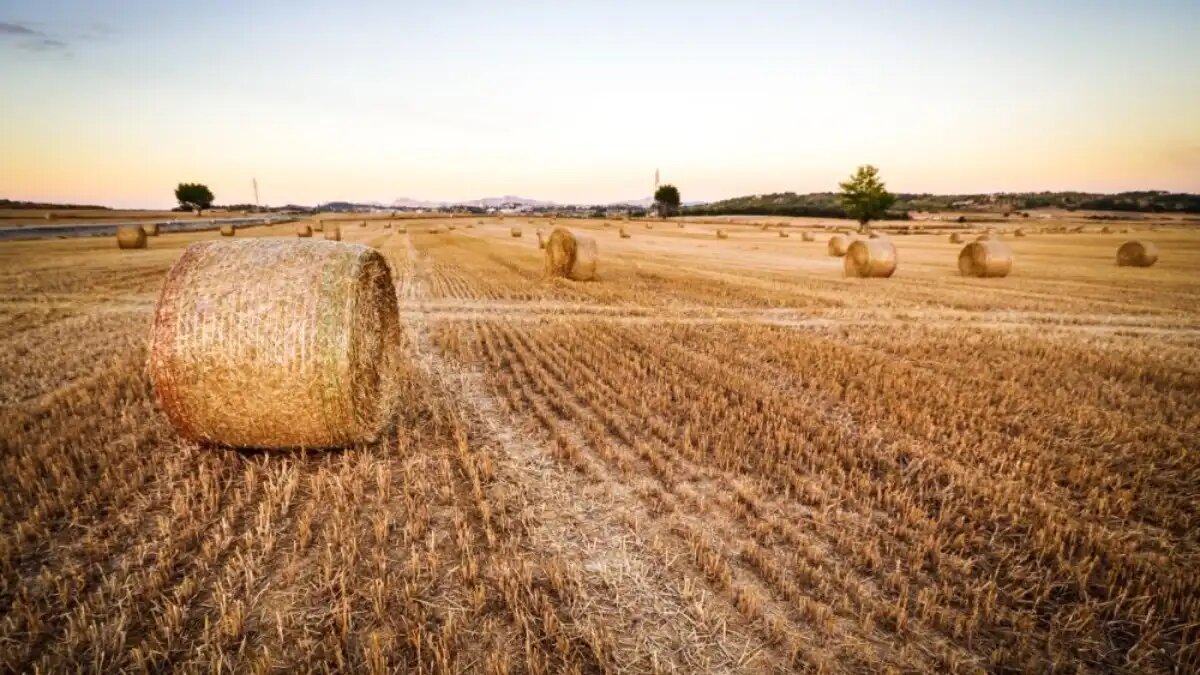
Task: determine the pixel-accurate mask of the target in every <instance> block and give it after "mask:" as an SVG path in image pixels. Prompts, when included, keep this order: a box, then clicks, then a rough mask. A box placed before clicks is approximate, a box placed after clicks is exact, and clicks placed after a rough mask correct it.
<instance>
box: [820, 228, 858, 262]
mask: <svg viewBox="0 0 1200 675" xmlns="http://www.w3.org/2000/svg"><path fill="white" fill-rule="evenodd" d="M852 241H853V239H852V238H850V237H849V236H847V235H844V234H835V235H833V236H832V237H830V238H829V243H828V244H827V245H826V249H827V250H828V251H829V255H831V256H835V257H838V258H840V257H842V256H844V255H846V251H847V250H848V249H849V248H850V242H852Z"/></svg>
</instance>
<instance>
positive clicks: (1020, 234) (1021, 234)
mask: <svg viewBox="0 0 1200 675" xmlns="http://www.w3.org/2000/svg"><path fill="white" fill-rule="evenodd" d="M1013 236H1014V237H1024V236H1025V229H1024V228H1021V227H1018V228H1017V229H1016V230H1014V231H1013Z"/></svg>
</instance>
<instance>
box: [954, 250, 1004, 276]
mask: <svg viewBox="0 0 1200 675" xmlns="http://www.w3.org/2000/svg"><path fill="white" fill-rule="evenodd" d="M1012 264H1013V254H1012V249H1011V248H1009V247H1008V244H1006V243H1004V242H1002V241H973V242H971V243H969V244H967V245H966V246H964V247H963V249H962V251H960V252H959V254H958V272H959V274H961V275H963V276H964V277H985V278H991V277H1006V276H1008V273H1009V272H1011V271H1012Z"/></svg>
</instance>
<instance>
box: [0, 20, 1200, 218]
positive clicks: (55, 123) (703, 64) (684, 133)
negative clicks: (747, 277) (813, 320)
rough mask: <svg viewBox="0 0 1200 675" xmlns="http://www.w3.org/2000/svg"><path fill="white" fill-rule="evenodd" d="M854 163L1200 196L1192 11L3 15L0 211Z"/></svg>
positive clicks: (945, 179) (739, 179)
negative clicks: (207, 193) (21, 206)
mask: <svg viewBox="0 0 1200 675" xmlns="http://www.w3.org/2000/svg"><path fill="white" fill-rule="evenodd" d="M347 7H349V8H347ZM335 8H336V9H335ZM864 163H873V164H875V165H877V166H879V167H880V169H881V172H882V174H883V177H884V179H885V180H886V181H887V183H888V186H889V187H890V188H891V189H893V190H895V191H903V192H942V193H945V192H976V191H981V192H992V191H1024V190H1060V189H1079V190H1088V191H1118V190H1128V189H1167V190H1178V191H1190V192H1200V2H1197V1H1196V0H1186V1H1180V2H1166V1H1160V2H1145V3H1135V2H1121V3H1118V2H1105V1H1103V0H1100V1H1096V2H1082V1H1080V2H1074V1H1072V2H1022V1H1011V2H982V1H981V2H919V3H918V2H910V3H897V2H869V3H860V2H841V3H836V4H835V3H829V2H819V3H818V2H806V1H797V0H791V1H788V2H755V1H750V0H746V1H741V2H721V3H716V2H703V1H699V2H651V1H646V2H628V3H625V2H618V1H604V2H562V3H550V2H522V3H513V2H509V3H505V2H453V1H446V2H429V3H398V2H345V3H329V2H295V1H290V0H289V1H286V2H285V1H283V0H278V1H261V2H250V1H245V0H242V1H238V2H223V1H219V2H207V3H194V2H193V3H175V2H164V1H162V0H158V1H153V2H152V1H122V2H99V1H91V2H85V1H59V0H39V1H33V0H25V1H21V2H18V1H14V0H0V197H6V198H10V199H24V200H37V201H52V202H77V203H96V204H105V205H110V206H118V207H163V206H170V205H172V204H173V197H172V191H173V188H174V185H175V184H176V183H178V182H180V181H198V182H204V183H207V184H208V185H209V186H210V187H211V188H212V189H213V192H215V193H216V196H217V201H218V203H236V202H247V201H253V193H252V191H251V183H250V181H251V178H257V179H258V182H259V185H260V188H261V194H262V201H263V202H264V203H268V204H283V203H286V202H292V203H300V204H315V203H318V202H323V201H329V200H356V201H382V202H390V201H391V200H393V199H395V198H398V197H411V198H416V199H438V200H443V199H444V200H453V199H475V198H480V197H488V196H498V195H503V194H516V195H522V196H526V197H533V198H539V199H550V200H556V201H561V202H588V203H592V202H608V201H616V200H624V199H638V198H641V197H645V196H648V195H649V194H650V192H651V186H652V181H653V176H654V170H655V169H656V168H659V169H661V171H662V176H663V180H664V181H668V182H672V183H675V184H676V185H678V186H679V187H680V190H681V192H682V194H683V197H684V199H685V200H688V201H691V200H714V199H721V198H725V197H733V196H738V195H744V194H754V193H765V192H776V191H785V190H793V191H797V192H809V191H822V190H833V189H836V184H837V181H838V180H840V179H842V178H844V177H845V176H846V175H848V174H849V173H850V172H851V171H852V170H853V169H854V167H855V166H857V165H859V164H864Z"/></svg>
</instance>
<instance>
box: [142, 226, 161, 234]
mask: <svg viewBox="0 0 1200 675" xmlns="http://www.w3.org/2000/svg"><path fill="white" fill-rule="evenodd" d="M142 232H145V233H146V236H147V237H157V236H158V223H143V224H142Z"/></svg>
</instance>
